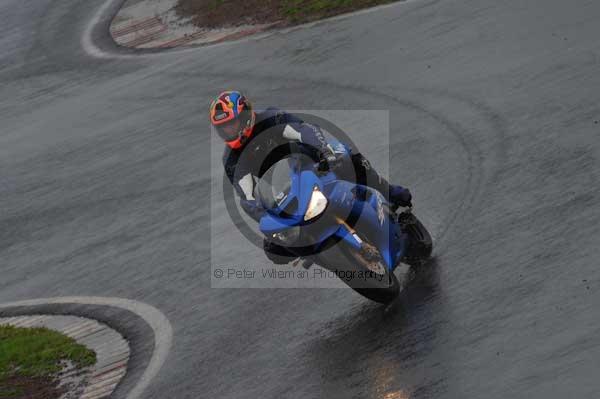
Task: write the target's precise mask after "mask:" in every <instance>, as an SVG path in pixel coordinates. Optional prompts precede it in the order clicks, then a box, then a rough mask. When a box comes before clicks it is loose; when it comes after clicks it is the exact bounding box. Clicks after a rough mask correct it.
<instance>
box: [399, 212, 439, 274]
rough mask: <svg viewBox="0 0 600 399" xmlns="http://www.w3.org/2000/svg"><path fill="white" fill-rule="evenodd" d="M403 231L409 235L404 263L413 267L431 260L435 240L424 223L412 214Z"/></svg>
mask: <svg viewBox="0 0 600 399" xmlns="http://www.w3.org/2000/svg"><path fill="white" fill-rule="evenodd" d="M403 230H404V231H405V232H406V233H407V234H408V235H409V244H408V248H407V250H406V255H405V256H404V259H403V261H404V262H406V263H408V264H409V265H413V264H420V263H421V262H423V261H425V260H427V259H429V258H430V257H431V252H432V251H433V240H432V238H431V234H429V231H427V229H426V228H425V226H424V225H423V223H421V221H420V220H419V219H418V218H417V217H416V216H414V215H413V214H410V220H409V222H407V223H405V224H404V225H403Z"/></svg>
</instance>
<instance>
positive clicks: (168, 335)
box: [0, 0, 173, 399]
mask: <svg viewBox="0 0 600 399" xmlns="http://www.w3.org/2000/svg"><path fill="white" fill-rule="evenodd" d="M111 1H112V0H111ZM106 4H110V1H109V2H107V3H106ZM107 7H108V6H106V5H105V7H103V8H107ZM100 15H101V14H100ZM45 304H80V305H99V306H113V307H117V308H120V309H124V310H128V311H130V312H132V313H134V314H136V315H138V316H139V317H141V318H142V319H143V320H144V321H145V322H146V323H148V325H149V326H150V327H151V328H152V331H154V351H153V352H152V357H151V359H150V362H149V363H148V366H147V367H146V370H145V371H144V373H143V374H142V377H141V378H140V380H139V381H138V383H137V384H136V386H135V387H134V388H133V389H132V390H131V391H130V392H129V393H128V395H127V398H128V399H137V398H140V397H142V393H143V392H144V390H145V389H146V388H147V387H148V385H150V382H151V381H152V379H153V378H154V377H155V376H156V375H157V374H158V372H159V371H160V368H161V367H162V365H163V363H164V362H165V360H166V359H167V356H168V354H169V351H170V350H171V345H172V343H173V327H172V326H171V323H170V322H169V319H167V317H166V316H165V315H164V314H162V313H161V311H160V310H158V309H156V308H155V307H153V306H150V305H148V304H145V303H142V302H138V301H134V300H131V299H123V298H106V297H83V296H76V297H58V298H42V299H30V300H25V301H17V302H9V303H3V304H0V309H1V308H8V307H15V306H39V305H45Z"/></svg>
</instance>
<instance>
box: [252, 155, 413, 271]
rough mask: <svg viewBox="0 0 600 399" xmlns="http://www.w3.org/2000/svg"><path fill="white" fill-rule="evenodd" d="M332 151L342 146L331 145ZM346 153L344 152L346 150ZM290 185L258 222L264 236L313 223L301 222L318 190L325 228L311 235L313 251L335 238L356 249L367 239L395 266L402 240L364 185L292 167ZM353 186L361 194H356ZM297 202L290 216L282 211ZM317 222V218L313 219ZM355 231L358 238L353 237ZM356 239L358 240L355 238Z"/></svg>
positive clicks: (380, 198) (382, 206)
mask: <svg viewBox="0 0 600 399" xmlns="http://www.w3.org/2000/svg"><path fill="white" fill-rule="evenodd" d="M332 147H333V148H334V150H336V152H338V151H341V150H342V148H344V149H345V147H343V145H341V144H339V143H337V144H336V143H333V145H332ZM346 153H347V154H348V152H347V149H346ZM290 180H291V185H290V189H289V192H288V193H287V198H285V200H284V201H283V202H282V203H281V204H280V205H279V206H278V207H276V208H273V209H269V210H267V213H266V214H265V216H264V217H263V218H262V219H261V221H260V230H261V231H262V233H263V234H265V235H272V234H274V233H278V232H282V231H285V230H287V229H289V228H291V227H296V226H304V225H308V224H311V223H312V222H313V221H305V220H304V215H305V214H306V211H307V209H308V207H309V203H310V201H311V197H312V196H313V193H314V191H315V190H319V191H321V192H322V193H323V194H324V195H325V197H326V198H327V201H328V203H327V209H326V210H325V212H324V214H323V215H322V216H320V217H319V218H321V217H322V218H324V220H325V221H326V223H325V225H322V224H319V231H318V232H317V233H314V231H313V232H312V234H314V235H315V237H314V238H315V242H316V243H317V244H316V245H315V250H318V249H320V247H321V245H322V244H324V243H325V242H326V241H327V240H328V239H329V238H330V237H332V236H334V235H335V236H337V237H338V238H339V239H342V240H344V242H346V243H347V244H349V245H350V246H352V247H353V248H355V249H357V250H360V248H361V247H362V244H363V242H362V240H361V238H363V239H367V240H368V241H369V242H371V243H372V244H374V245H375V246H376V247H377V248H378V250H379V252H380V253H381V255H382V257H383V259H384V260H385V263H386V264H387V266H388V269H389V270H393V269H394V268H395V267H396V265H397V264H398V263H399V261H400V259H401V258H402V255H403V253H404V249H405V242H406V237H405V236H404V235H403V233H402V232H401V230H400V228H399V226H398V225H397V224H396V223H395V222H394V221H393V220H392V219H391V218H390V216H389V214H388V212H387V210H386V208H387V203H386V201H385V199H384V197H383V196H382V195H381V194H380V193H379V192H377V191H375V190H372V189H371V188H368V187H366V186H357V185H356V184H354V183H350V182H347V181H343V180H338V179H337V176H336V175H335V174H334V173H331V172H329V173H326V174H317V172H316V170H315V169H314V167H307V166H306V165H305V166H303V167H298V168H296V167H292V168H291V169H290ZM357 187H358V188H359V190H362V191H360V192H361V193H362V195H358V196H357V195H356V192H357V190H356V189H357ZM296 200H297V207H295V208H294V209H295V211H294V212H293V214H291V215H290V214H288V213H286V212H285V210H286V208H288V206H290V204H292V202H293V201H296ZM316 219H318V218H316ZM355 232H358V235H357V234H355ZM359 236H360V237H359Z"/></svg>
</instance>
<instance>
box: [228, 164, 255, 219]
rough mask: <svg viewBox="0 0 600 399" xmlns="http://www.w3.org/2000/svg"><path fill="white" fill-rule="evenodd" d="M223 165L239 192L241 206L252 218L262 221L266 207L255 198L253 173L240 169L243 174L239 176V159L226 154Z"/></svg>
mask: <svg viewBox="0 0 600 399" xmlns="http://www.w3.org/2000/svg"><path fill="white" fill-rule="evenodd" d="M223 164H224V165H223V166H224V167H225V174H226V175H227V178H228V179H229V181H230V182H231V184H232V185H233V188H234V189H235V191H236V192H237V194H238V195H239V197H240V206H241V207H242V209H243V210H244V211H245V212H246V214H248V216H250V217H251V218H252V219H254V220H256V221H257V222H258V221H260V218H261V217H262V216H263V214H264V209H263V208H262V206H260V203H259V202H258V201H257V200H256V198H254V188H255V179H254V177H253V176H252V174H251V173H249V172H247V173H244V171H242V170H241V167H240V168H239V169H240V170H239V171H238V172H241V173H240V174H241V175H242V177H241V178H238V175H237V173H236V167H238V166H239V165H238V164H237V160H236V159H235V158H233V157H228V156H227V153H226V156H224V157H223Z"/></svg>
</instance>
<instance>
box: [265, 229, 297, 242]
mask: <svg viewBox="0 0 600 399" xmlns="http://www.w3.org/2000/svg"><path fill="white" fill-rule="evenodd" d="M299 237H300V227H299V226H295V227H291V228H289V229H287V230H284V231H280V232H279V233H273V234H272V235H271V239H272V240H273V241H275V243H276V244H281V245H291V244H294V243H295V242H296V241H298V238H299Z"/></svg>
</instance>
